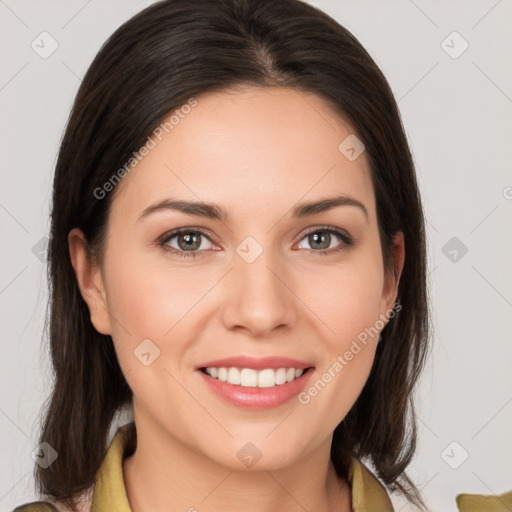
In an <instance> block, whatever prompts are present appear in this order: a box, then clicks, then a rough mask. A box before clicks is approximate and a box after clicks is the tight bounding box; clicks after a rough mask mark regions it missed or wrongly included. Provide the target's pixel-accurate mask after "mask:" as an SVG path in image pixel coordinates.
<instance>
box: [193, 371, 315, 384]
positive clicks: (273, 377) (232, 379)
mask: <svg viewBox="0 0 512 512" xmlns="http://www.w3.org/2000/svg"><path fill="white" fill-rule="evenodd" d="M313 368H314V367H313V366H309V367H307V368H294V367H289V368H286V367H282V368H277V369H274V368H264V369H261V370H256V369H254V368H237V367H229V368H227V367H224V366H221V367H215V366H209V367H202V368H199V370H200V371H201V372H202V373H203V374H205V375H207V376H208V377H211V378H212V379H216V380H218V381H220V382H226V383H228V384H231V385H233V386H239V387H245V388H273V387H276V386H282V385H284V384H288V383H290V382H293V381H295V380H297V379H299V378H300V377H301V376H302V375H304V374H306V373H308V372H309V371H311V370H313Z"/></svg>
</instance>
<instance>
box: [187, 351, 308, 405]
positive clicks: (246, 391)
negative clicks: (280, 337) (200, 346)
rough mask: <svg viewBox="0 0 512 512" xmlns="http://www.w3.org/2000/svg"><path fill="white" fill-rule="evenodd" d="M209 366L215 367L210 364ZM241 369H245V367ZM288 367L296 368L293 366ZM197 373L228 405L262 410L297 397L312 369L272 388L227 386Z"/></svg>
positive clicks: (204, 374) (199, 371) (226, 383)
mask: <svg viewBox="0 0 512 512" xmlns="http://www.w3.org/2000/svg"><path fill="white" fill-rule="evenodd" d="M274 359H276V358H274ZM213 362H215V363H216V364H218V361H212V363H213ZM260 362H261V361H260ZM211 366H215V365H213V364H212V365H211ZM232 366H236V365H232ZM284 366H286V365H284ZM242 367H243V368H247V366H242ZM290 367H291V368H296V367H295V366H293V365H291V366H290ZM267 368H268V366H267ZM197 373H199V375H201V378H202V379H203V381H204V382H205V384H206V385H207V386H209V387H210V389H211V390H212V391H213V392H214V393H215V394H216V395H217V396H219V397H220V398H222V399H223V400H225V401H227V402H228V403H230V404H232V405H234V406H236V407H239V408H244V409H253V410H262V409H271V408H273V407H278V406H279V405H282V404H284V403H286V402H288V401H289V400H291V399H292V398H294V397H295V396H297V395H298V394H299V393H300V392H301V391H302V390H303V389H304V388H305V387H306V384H307V383H308V381H309V379H310V377H311V375H312V374H313V373H314V368H310V369H308V370H307V371H305V372H304V373H303V374H302V375H301V376H300V377H299V378H296V379H294V380H292V381H291V382H287V383H286V384H279V385H277V386H274V387H272V388H258V387H245V386H236V385H234V384H229V383H228V382H222V381H220V380H218V379H214V378H213V377H210V376H209V375H207V374H206V373H204V372H203V371H201V369H198V370H197Z"/></svg>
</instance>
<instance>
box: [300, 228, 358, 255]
mask: <svg viewBox="0 0 512 512" xmlns="http://www.w3.org/2000/svg"><path fill="white" fill-rule="evenodd" d="M303 240H306V241H307V244H309V247H302V241H303ZM352 243H353V242H352V239H351V238H350V237H349V236H348V235H346V234H345V233H343V232H341V231H338V230H337V229H333V228H316V229H315V230H314V231H310V232H309V233H307V234H306V236H304V237H303V238H302V240H301V241H300V242H299V245H300V248H301V249H307V250H310V251H313V252H315V253H318V254H332V253H333V252H336V251H339V250H342V249H347V248H348V247H349V246H351V245H352Z"/></svg>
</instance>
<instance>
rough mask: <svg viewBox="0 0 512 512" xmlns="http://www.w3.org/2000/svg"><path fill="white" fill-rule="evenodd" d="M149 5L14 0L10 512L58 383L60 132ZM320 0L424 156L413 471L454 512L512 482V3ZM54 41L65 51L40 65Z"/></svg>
mask: <svg viewBox="0 0 512 512" xmlns="http://www.w3.org/2000/svg"><path fill="white" fill-rule="evenodd" d="M150 3H151V2H149V1H146V2H139V1H134V0H130V1H127V0H123V1H120V0H117V1H108V2H106V1H104V2H100V1H99V0H89V1H83V0H73V1H69V0H68V1H61V2H56V1H45V2H36V1H32V2H29V1H27V0H17V1H15V0H5V1H1V0H0V15H1V31H0V38H1V46H0V48H1V50H0V51H1V66H0V70H1V75H0V107H1V111H2V117H1V120H0V130H1V135H0V141H1V151H0V160H1V164H2V174H1V188H0V229H1V233H0V236H1V241H2V244H3V247H2V251H1V260H0V314H1V326H2V329H1V335H2V340H1V347H2V357H1V359H0V364H1V372H0V379H1V382H0V386H1V387H0V389H1V402H0V432H1V433H2V435H1V436H0V456H1V470H0V471H1V472H0V510H2V511H4V510H10V509H11V508H13V507H14V506H15V505H16V504H20V503H22V502H24V501H28V500H30V499H34V498H35V497H36V495H35V493H34V489H33V479H32V471H33V464H34V462H33V460H32V458H31V453H32V451H33V450H34V448H35V446H36V439H37V430H38V428H39V423H38V421H39V420H38V418H39V413H40V409H41V407H42V405H43V402H44V400H45V398H46V396H47V393H48V391H49V386H50V384H51V375H50V373H49V369H48V368H49V367H48V359H47V354H46V350H44V349H42V344H41V339H42V331H43V322H44V315H45V311H46V304H47V292H46V279H45V272H46V265H45V262H44V261H41V258H40V254H41V249H42V250H44V244H45V238H44V237H45V236H46V235H47V234H48V212H49V199H50V195H51V194H50V192H51V179H52V174H53V167H54V165H55V159H56V154H57V149H58V144H59V141H60V137H61V135H62V132H63V129H64V126H65V122H66V119H67V115H68V112H69V109H70V106H71V103H72V100H73V98H74V95H75V93H76V91H77V87H78V85H79V83H80V79H81V77H82V76H83V74H84V73H85V71H86V69H87V67H88V65H89V64H90V62H91V61H92V59H93V58H94V55H95V54H96V52H97V51H98V50H99V48H100V46H101V44H102V43H103V42H104V41H105V39H106V38H107V37H108V36H109V35H110V34H111V33H112V32H113V31H114V30H115V29H116V28H117V27H118V26H119V25H120V24H121V23H122V22H123V21H124V20H126V19H128V18H129V17H131V16H132V15H133V14H135V13H136V12H138V11H139V10H141V9H142V8H143V7H145V6H147V5H149V4H150ZM312 3H313V4H314V5H316V6H318V7H320V8H321V9H323V10H324V11H326V12H327V13H329V14H330V15H331V16H333V17H334V18H335V19H337V20H338V21H339V22H340V23H341V24H342V25H344V26H345V27H347V28H348V29H349V30H350V31H351V32H353V34H354V35H355V36H356V37H357V38H358V39H359V40H360V41H361V43H362V44H363V45H364V46H365V48H366V49H367V50H368V51H369V52H370V54H371V55H372V56H373V58H374V59H375V60H376V62H377V64H378V65H379V66H380V67H381V69H382V70H383V72H384V74H385V75H386V77H387V78H388V80H389V82H390V84H391V87H392V89H393V91H394V93H395V96H396V98H397V100H398V102H399V107H400V110H401V112H402V116H403V121H404V125H405V128H406V132H407V135H408V137H409V141H410V145H411V149H412V151H413V155H414V158H415V162H416V164H417V171H418V177H419V181H420V186H421V191H422V195H423V199H424V204H425V210H426V216H427V220H428V242H429V268H430V274H429V279H430V286H431V288H430V290H431V300H432V308H433V321H434V322H433V323H434V325H433V328H434V330H435V332H434V350H433V352H432V356H431V358H430V361H429V364H428V366H427V369H426V371H425V374H424V376H423V379H422V381H421V384H420V386H419V389H418V404H419V407H418V413H419V426H420V436H419V446H418V451H417V456H416V458H415V460H414V463H413V464H412V465H411V467H410V474H411V476H412V477H413V480H414V481H415V482H416V483H417V484H418V485H419V487H420V488H422V489H423V492H424V495H425V497H426V499H427V502H428V504H429V505H430V507H431V508H432V510H434V511H455V510H456V506H455V495H456V494H457V493H460V492H471V493H484V494H493V493H496V494H501V493H503V492H505V491H507V490H512V463H511V460H512V435H511V432H512V429H511V427H512V385H511V384H512V377H511V374H512V372H511V371H510V367H511V362H512V343H511V331H512V328H511V327H512V326H511V322H510V319H511V312H512V311H511V310H512V286H511V284H512V267H511V265H510V262H511V261H512V258H511V256H512V232H511V229H510V219H511V218H512V217H511V212H512V175H511V173H510V163H511V161H512V143H511V142H512V137H511V135H512V133H511V132H512V116H511V114H512V99H511V98H512V59H511V54H512V30H511V27H512V24H511V21H512V2H511V1H510V0H499V1H496V0H485V1H484V0H481V1H474V0H473V1H464V2H462V1H460V2H456V1H450V2H447V1H443V2H442V1H435V2H434V1H430V2H427V1H426V0H423V1H420V0H415V1H412V0H400V1H399V0H396V1H377V0H372V1H361V0H358V1H348V0H338V1H335V0H325V1H317V2H312ZM44 31H46V32H48V33H49V34H50V35H51V36H40V34H41V33H42V32H44ZM454 31H456V32H458V34H459V35H457V34H455V35H454V34H452V33H453V32H454ZM50 37H51V38H53V39H54V40H55V41H56V42H57V43H58V48H57V49H56V50H55V52H54V53H53V54H52V55H50V56H48V57H47V58H42V57H41V56H40V53H41V52H43V51H49V50H50V49H51V44H52V41H51V38H50ZM42 38H45V39H44V40H43V42H41V39H42ZM33 41H35V42H34V45H38V46H36V48H38V52H39V53H37V52H36V51H35V50H34V49H33V48H32V47H31V44H32V42H33ZM443 41H444V42H443ZM465 41H466V42H467V44H468V45H469V46H468V48H467V49H466V50H465V51H464V52H463V53H460V52H461V50H463V49H464V47H465V44H466V43H465ZM43 46H44V48H43ZM459 54H460V55H459ZM465 251H467V252H465ZM466 456H467V459H466V460H464V459H465V457H466ZM393 499H394V502H395V505H396V508H397V510H402V511H405V510H408V509H409V507H408V506H407V505H404V504H403V503H402V501H401V500H399V499H397V498H393Z"/></svg>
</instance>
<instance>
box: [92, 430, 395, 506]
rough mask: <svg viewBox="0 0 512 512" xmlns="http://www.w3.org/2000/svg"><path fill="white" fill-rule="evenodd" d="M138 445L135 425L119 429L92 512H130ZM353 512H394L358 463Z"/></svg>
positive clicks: (353, 473) (354, 465)
mask: <svg viewBox="0 0 512 512" xmlns="http://www.w3.org/2000/svg"><path fill="white" fill-rule="evenodd" d="M134 441H135V424H134V423H133V422H131V423H128V424H126V425H124V426H123V427H120V428H119V429H118V430H117V433H116V435H115V436H114V438H113V440H112V443H111V444H110V447H109V449H108V451H107V454H106V456H105V458H104V459H103V462H102V464H101V466H100V469H99V470H98V473H97V474H96V479H95V484H94V493H93V499H92V508H91V510H92V511H93V512H97V511H105V510H116V512H131V508H130V504H129V502H128V497H127V496H126V488H125V485H124V480H123V458H124V457H125V455H126V454H127V452H128V451H130V450H132V449H133V447H134ZM349 481H350V482H351V490H352V508H353V512H375V511H376V510H378V511H379V512H394V509H393V506H392V504H391V501H390V499H389V496H388V494H387V492H386V490H385V489H384V487H383V485H382V484H381V483H380V482H379V480H377V478H376V477H375V476H374V475H373V473H372V472H371V471H370V470H369V469H368V468H367V467H366V466H364V465H363V464H362V463H361V462H360V461H359V460H358V459H356V458H352V465H351V466H350V468H349Z"/></svg>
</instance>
